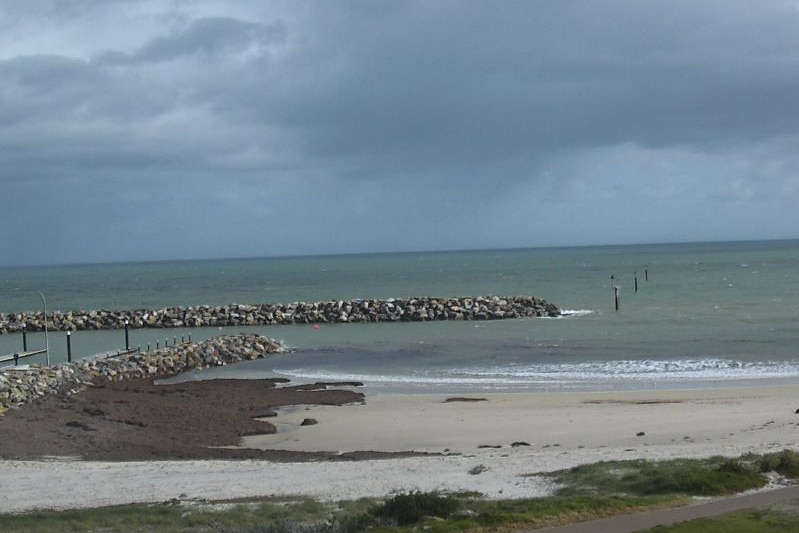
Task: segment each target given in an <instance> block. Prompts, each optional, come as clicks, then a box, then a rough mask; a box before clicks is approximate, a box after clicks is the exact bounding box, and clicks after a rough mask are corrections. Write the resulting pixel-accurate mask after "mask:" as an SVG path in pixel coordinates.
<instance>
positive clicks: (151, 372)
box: [0, 334, 285, 413]
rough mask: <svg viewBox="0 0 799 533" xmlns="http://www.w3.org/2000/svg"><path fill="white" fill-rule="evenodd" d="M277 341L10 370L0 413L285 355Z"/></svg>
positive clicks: (224, 341) (220, 343)
mask: <svg viewBox="0 0 799 533" xmlns="http://www.w3.org/2000/svg"><path fill="white" fill-rule="evenodd" d="M284 351H285V348H284V347H283V345H282V344H280V343H279V342H278V341H275V340H272V339H268V338H266V337H263V336H261V335H246V334H241V335H228V336H222V337H216V338H213V339H209V340H207V341H205V342H203V343H200V344H196V343H193V342H184V343H182V344H178V345H176V346H170V347H169V348H163V349H161V350H156V351H153V352H147V353H130V354H124V355H120V356H118V357H111V358H96V359H86V360H83V361H79V362H75V363H64V364H60V365H57V366H52V367H44V366H31V367H30V368H26V369H17V368H16V367H9V368H7V369H4V370H3V371H0V413H2V411H4V410H6V409H8V408H10V407H16V406H19V405H24V404H26V403H31V402H35V401H37V400H39V399H41V398H42V397H44V396H45V395H47V394H52V393H55V392H57V391H60V390H64V391H66V392H68V393H75V392H77V391H79V390H81V389H83V388H85V387H89V386H92V385H96V384H99V383H102V382H104V381H124V380H129V379H135V378H145V377H167V376H172V375H175V374H178V373H180V372H183V371H185V370H192V369H199V368H208V367H212V366H222V365H226V364H229V363H235V362H238V361H244V360H252V359H260V358H263V357H266V356H267V355H270V354H280V353H284Z"/></svg>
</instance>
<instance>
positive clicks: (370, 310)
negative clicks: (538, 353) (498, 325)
mask: <svg viewBox="0 0 799 533" xmlns="http://www.w3.org/2000/svg"><path fill="white" fill-rule="evenodd" d="M560 314H561V312H560V309H558V308H557V307H556V306H555V305H553V304H551V303H549V302H547V301H545V300H542V299H540V298H537V297H535V296H507V297H500V296H476V297H461V298H430V297H419V298H405V299H395V298H389V299H386V300H332V301H324V302H294V303H289V304H258V305H243V304H232V305H224V306H207V305H203V306H197V307H170V308H165V309H157V310H146V309H137V310H132V311H105V310H101V311H65V312H62V311H54V312H52V313H48V316H47V318H48V324H47V325H48V328H49V329H50V330H51V331H67V330H71V331H81V330H112V329H124V327H125V323H126V322H127V323H128V324H129V326H130V327H131V328H197V327H218V326H265V325H285V324H323V323H357V322H423V321H431V320H497V319H508V318H526V317H545V316H549V317H552V316H559V315H560ZM23 324H24V325H25V327H27V330H28V331H43V330H44V314H43V313H42V312H41V311H38V312H22V313H8V314H0V334H9V333H18V332H20V331H22V328H23Z"/></svg>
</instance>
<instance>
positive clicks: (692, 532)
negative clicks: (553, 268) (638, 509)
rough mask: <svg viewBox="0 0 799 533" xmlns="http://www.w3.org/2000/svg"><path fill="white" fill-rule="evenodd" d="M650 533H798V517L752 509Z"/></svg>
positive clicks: (658, 528)
mask: <svg viewBox="0 0 799 533" xmlns="http://www.w3.org/2000/svg"><path fill="white" fill-rule="evenodd" d="M650 531H651V533H799V517H797V516H796V515H795V514H792V513H786V512H783V511H780V510H777V509H753V510H749V511H739V512H736V513H730V514H726V515H722V516H719V517H716V518H703V519H699V520H691V521H689V522H683V523H681V524H676V525H674V526H667V527H657V528H655V529H652V530H650Z"/></svg>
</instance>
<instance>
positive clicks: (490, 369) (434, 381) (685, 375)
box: [276, 358, 799, 388]
mask: <svg viewBox="0 0 799 533" xmlns="http://www.w3.org/2000/svg"><path fill="white" fill-rule="evenodd" d="M276 372H278V373H279V374H283V375H286V376H289V377H292V378H299V379H308V380H325V381H361V382H364V383H367V384H370V383H371V384H405V385H420V386H424V385H466V386H484V387H491V386H497V387H502V386H507V385H511V386H516V387H521V388H524V387H525V386H529V387H531V388H536V386H541V385H558V384H560V385H563V384H589V383H598V384H599V383H629V384H632V385H634V384H635V383H649V382H652V381H666V382H669V381H671V382H677V381H679V382H699V381H733V380H748V379H767V378H789V377H799V363H797V362H786V361H768V362H753V363H749V362H743V361H736V360H731V359H717V358H707V359H686V360H651V359H649V360H646V359H645V360H614V361H589V362H580V363H563V364H516V365H502V366H475V367H464V368H450V369H440V370H426V371H414V372H408V373H400V372H395V373H364V372H347V371H331V370H320V369H314V368H295V369H287V370H283V369H281V370H278V371H276Z"/></svg>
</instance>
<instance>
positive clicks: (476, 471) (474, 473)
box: [469, 464, 488, 476]
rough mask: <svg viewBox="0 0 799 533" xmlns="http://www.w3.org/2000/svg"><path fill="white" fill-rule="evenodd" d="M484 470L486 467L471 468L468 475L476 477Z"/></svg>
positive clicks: (481, 465) (480, 465) (482, 465)
mask: <svg viewBox="0 0 799 533" xmlns="http://www.w3.org/2000/svg"><path fill="white" fill-rule="evenodd" d="M486 470H488V467H487V466H486V465H484V464H479V465H477V466H473V467H472V468H470V469H469V475H472V476H477V475H479V474H482V473H483V472H485V471H486Z"/></svg>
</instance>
